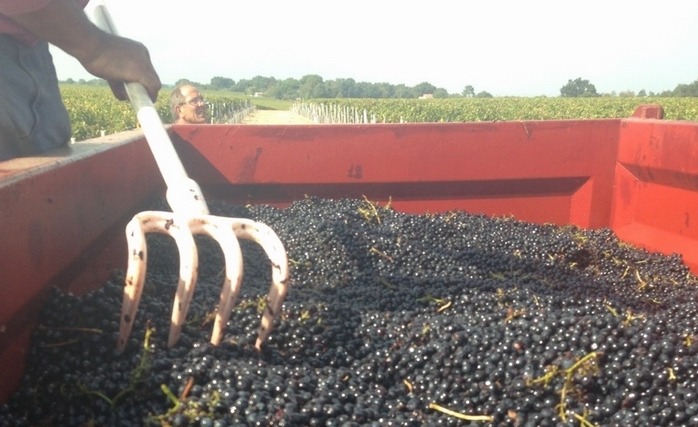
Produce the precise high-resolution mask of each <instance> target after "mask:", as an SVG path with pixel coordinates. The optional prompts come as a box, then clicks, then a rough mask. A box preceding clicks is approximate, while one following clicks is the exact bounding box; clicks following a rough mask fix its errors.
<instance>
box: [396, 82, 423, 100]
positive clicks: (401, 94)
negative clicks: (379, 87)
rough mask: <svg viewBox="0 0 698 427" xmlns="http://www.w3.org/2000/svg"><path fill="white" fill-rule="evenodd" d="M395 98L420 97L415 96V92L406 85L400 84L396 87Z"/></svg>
mask: <svg viewBox="0 0 698 427" xmlns="http://www.w3.org/2000/svg"><path fill="white" fill-rule="evenodd" d="M393 95H394V96H395V98H416V97H418V96H419V95H415V91H414V89H412V88H409V87H407V86H406V85H404V84H399V85H396V86H395V92H394V93H393Z"/></svg>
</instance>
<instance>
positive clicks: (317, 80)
mask: <svg viewBox="0 0 698 427" xmlns="http://www.w3.org/2000/svg"><path fill="white" fill-rule="evenodd" d="M298 83H299V87H298V96H299V97H301V98H306V99H307V98H322V97H324V95H323V94H324V92H325V89H324V83H325V82H324V81H323V80H322V77H320V76H318V75H317V74H308V75H305V76H303V77H301V79H300V81H299V82H298Z"/></svg>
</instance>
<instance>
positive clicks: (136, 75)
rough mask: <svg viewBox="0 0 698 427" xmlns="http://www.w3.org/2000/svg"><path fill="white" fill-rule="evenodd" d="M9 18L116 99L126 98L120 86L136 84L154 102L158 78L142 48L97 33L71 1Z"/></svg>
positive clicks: (60, 0)
mask: <svg viewBox="0 0 698 427" xmlns="http://www.w3.org/2000/svg"><path fill="white" fill-rule="evenodd" d="M10 18H11V19H12V20H14V21H15V22H17V23H18V24H19V25H21V26H23V27H24V28H26V29H27V30H29V31H30V32H32V33H33V34H34V35H35V36H37V37H39V38H41V39H43V40H46V41H48V42H49V43H51V44H53V45H55V46H57V47H59V48H61V49H62V50H64V51H65V52H66V53H68V54H69V55H71V56H73V57H75V58H76V59H77V60H78V61H80V63H81V64H82V65H83V67H85V69H86V70H87V71H89V72H90V73H91V74H93V75H95V76H97V77H101V78H103V79H106V80H107V81H109V84H110V86H111V88H112V91H113V92H114V95H116V97H117V98H119V99H125V98H126V93H125V91H124V89H123V85H122V84H120V83H121V82H139V83H141V84H143V86H145V88H146V90H147V91H148V94H149V95H150V97H151V99H153V100H155V99H156V98H157V93H158V91H159V90H160V87H161V84H160V78H159V77H158V75H157V73H156V72H155V69H154V68H153V64H152V63H151V61H150V55H149V54H148V50H147V49H146V48H145V46H143V45H142V44H141V43H138V42H136V41H133V40H130V39H127V38H123V37H118V36H114V35H111V34H107V33H105V32H104V31H102V30H100V29H99V28H97V27H96V26H95V25H94V24H93V23H92V22H90V20H89V19H87V17H86V16H85V13H84V12H83V11H82V9H81V8H80V7H79V6H78V5H76V4H75V2H73V0H53V1H51V2H50V3H48V4H47V5H46V6H45V7H43V8H41V9H39V10H36V11H33V12H28V13H22V14H19V15H13V16H10Z"/></svg>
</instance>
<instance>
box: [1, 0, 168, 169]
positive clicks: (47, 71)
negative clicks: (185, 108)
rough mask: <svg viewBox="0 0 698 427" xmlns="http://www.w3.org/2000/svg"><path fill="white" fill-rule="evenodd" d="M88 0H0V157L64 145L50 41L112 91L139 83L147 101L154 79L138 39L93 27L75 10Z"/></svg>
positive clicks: (66, 131)
mask: <svg viewBox="0 0 698 427" xmlns="http://www.w3.org/2000/svg"><path fill="white" fill-rule="evenodd" d="M88 1H89V0H0V64H1V66H0V161H3V160H8V159H11V158H15V157H20V156H30V155H36V154H40V153H43V152H45V151H48V150H51V149H54V148H58V147H61V146H64V145H66V144H68V142H69V141H70V137H71V126H70V119H69V117H68V113H67V111H66V108H65V106H64V105H63V101H62V99H61V95H60V91H59V88H58V78H57V76H56V70H55V67H54V65H53V58H52V57H51V54H50V53H49V50H48V44H49V43H51V44H53V45H55V46H57V47H58V48H60V49H62V50H64V51H65V52H66V53H68V54H69V55H71V56H73V57H74V58H76V59H77V60H78V61H79V62H80V63H81V64H82V66H83V67H84V68H85V70H87V71H88V72H90V73H91V74H93V75H94V76H96V77H100V78H103V79H105V80H107V81H108V82H109V86H110V87H111V89H112V92H113V93H114V95H115V96H116V97H117V98H118V99H120V100H125V99H126V98H127V95H126V91H125V89H124V86H123V84H122V83H123V82H139V83H141V84H143V86H145V89H146V91H147V92H148V94H149V95H150V97H151V99H152V100H153V101H155V99H156V98H157V94H158V91H159V90H160V87H161V83H160V78H159V77H158V74H157V72H156V71H155V69H154V68H153V64H152V62H151V60H150V55H149V53H148V50H147V49H146V47H145V46H143V45H142V44H141V43H139V42H136V41H134V40H130V39H127V38H124V37H118V36H114V35H111V34H108V33H106V32H104V31H102V30H100V29H99V28H98V27H97V26H96V25H94V24H93V23H92V22H90V20H89V19H87V16H85V13H84V12H83V10H82V9H83V8H84V7H85V5H86V4H87V2H88Z"/></svg>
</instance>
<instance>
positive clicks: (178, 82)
mask: <svg viewBox="0 0 698 427" xmlns="http://www.w3.org/2000/svg"><path fill="white" fill-rule="evenodd" d="M190 84H192V81H191V80H189V79H179V80H177V81H176V82H175V86H179V85H190Z"/></svg>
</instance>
